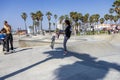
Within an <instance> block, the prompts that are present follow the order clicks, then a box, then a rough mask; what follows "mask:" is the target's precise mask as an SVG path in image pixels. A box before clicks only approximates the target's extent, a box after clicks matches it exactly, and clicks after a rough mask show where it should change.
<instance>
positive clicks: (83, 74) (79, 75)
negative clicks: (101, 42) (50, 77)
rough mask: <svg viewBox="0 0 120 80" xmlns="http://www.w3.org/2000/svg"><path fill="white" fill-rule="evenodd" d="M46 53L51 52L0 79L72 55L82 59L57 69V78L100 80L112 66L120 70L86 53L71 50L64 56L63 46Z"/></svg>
mask: <svg viewBox="0 0 120 80" xmlns="http://www.w3.org/2000/svg"><path fill="white" fill-rule="evenodd" d="M44 54H49V56H48V58H46V59H44V60H42V61H39V62H36V63H34V64H32V65H30V66H27V67H25V68H22V69H20V70H18V71H15V72H12V73H10V74H7V75H5V76H2V77H0V80H5V79H7V78H10V77H12V76H15V75H17V74H19V73H21V72H24V71H26V70H29V69H31V68H33V67H35V66H37V65H40V64H42V63H44V62H46V61H49V60H51V59H60V58H66V57H70V56H74V57H76V58H78V59H80V60H82V61H77V62H75V63H73V64H70V65H63V66H61V67H60V68H58V69H57V70H55V75H56V79H55V80H98V79H103V78H104V77H105V76H106V74H107V73H108V72H109V70H110V69H111V68H113V69H115V70H117V71H120V65H117V64H115V63H109V62H106V61H96V59H97V58H95V57H91V56H90V55H89V54H86V53H76V52H71V51H69V53H68V55H65V56H64V55H63V48H56V49H55V50H51V51H46V52H44Z"/></svg>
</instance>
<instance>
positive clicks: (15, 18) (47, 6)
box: [0, 0, 115, 29]
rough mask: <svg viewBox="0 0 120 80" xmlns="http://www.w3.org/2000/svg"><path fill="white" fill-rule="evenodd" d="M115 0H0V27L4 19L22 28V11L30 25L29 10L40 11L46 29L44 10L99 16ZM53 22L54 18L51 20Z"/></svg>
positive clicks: (107, 11)
mask: <svg viewBox="0 0 120 80" xmlns="http://www.w3.org/2000/svg"><path fill="white" fill-rule="evenodd" d="M114 1H115V0H0V29H1V28H2V27H3V22H4V20H7V21H8V22H9V24H10V25H11V26H12V27H13V28H14V29H17V28H18V27H19V28H22V29H24V26H25V25H24V21H23V19H22V18H21V14H22V13H23V12H25V13H27V15H28V17H27V26H30V25H32V19H31V16H30V13H31V12H36V11H39V10H40V11H41V12H42V13H43V14H44V18H43V28H44V29H48V21H47V17H46V15H45V14H46V12H48V11H50V12H51V13H52V14H53V15H54V14H57V15H58V17H60V16H61V15H65V14H69V13H70V12H72V11H77V12H79V13H82V14H83V15H84V14H86V13H89V14H90V15H92V14H96V13H99V14H100V16H101V17H103V15H104V14H106V13H109V9H110V8H111V7H112V4H113V2H114ZM51 22H54V19H52V20H51Z"/></svg>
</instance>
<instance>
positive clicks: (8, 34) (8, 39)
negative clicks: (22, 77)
mask: <svg viewBox="0 0 120 80" xmlns="http://www.w3.org/2000/svg"><path fill="white" fill-rule="evenodd" d="M4 28H5V30H6V38H5V41H6V49H7V50H6V53H11V52H14V50H13V36H12V32H11V26H10V25H9V24H8V22H7V21H4ZM9 43H10V46H11V52H9V51H10V50H9Z"/></svg>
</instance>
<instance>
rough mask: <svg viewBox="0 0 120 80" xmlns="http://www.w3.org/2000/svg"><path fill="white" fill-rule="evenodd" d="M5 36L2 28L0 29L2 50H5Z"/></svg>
mask: <svg viewBox="0 0 120 80" xmlns="http://www.w3.org/2000/svg"><path fill="white" fill-rule="evenodd" d="M5 37H6V34H5V33H4V31H3V30H1V31H0V43H1V44H2V45H3V51H5V48H6V46H5V45H6V43H5Z"/></svg>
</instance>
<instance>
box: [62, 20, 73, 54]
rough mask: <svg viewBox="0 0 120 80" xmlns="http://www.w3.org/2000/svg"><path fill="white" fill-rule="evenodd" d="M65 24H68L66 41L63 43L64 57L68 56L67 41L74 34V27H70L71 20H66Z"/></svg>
mask: <svg viewBox="0 0 120 80" xmlns="http://www.w3.org/2000/svg"><path fill="white" fill-rule="evenodd" d="M65 24H66V28H65V35H64V41H63V47H64V55H66V53H67V46H66V44H67V41H68V39H69V38H70V36H71V33H72V27H71V25H70V21H69V20H65Z"/></svg>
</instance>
